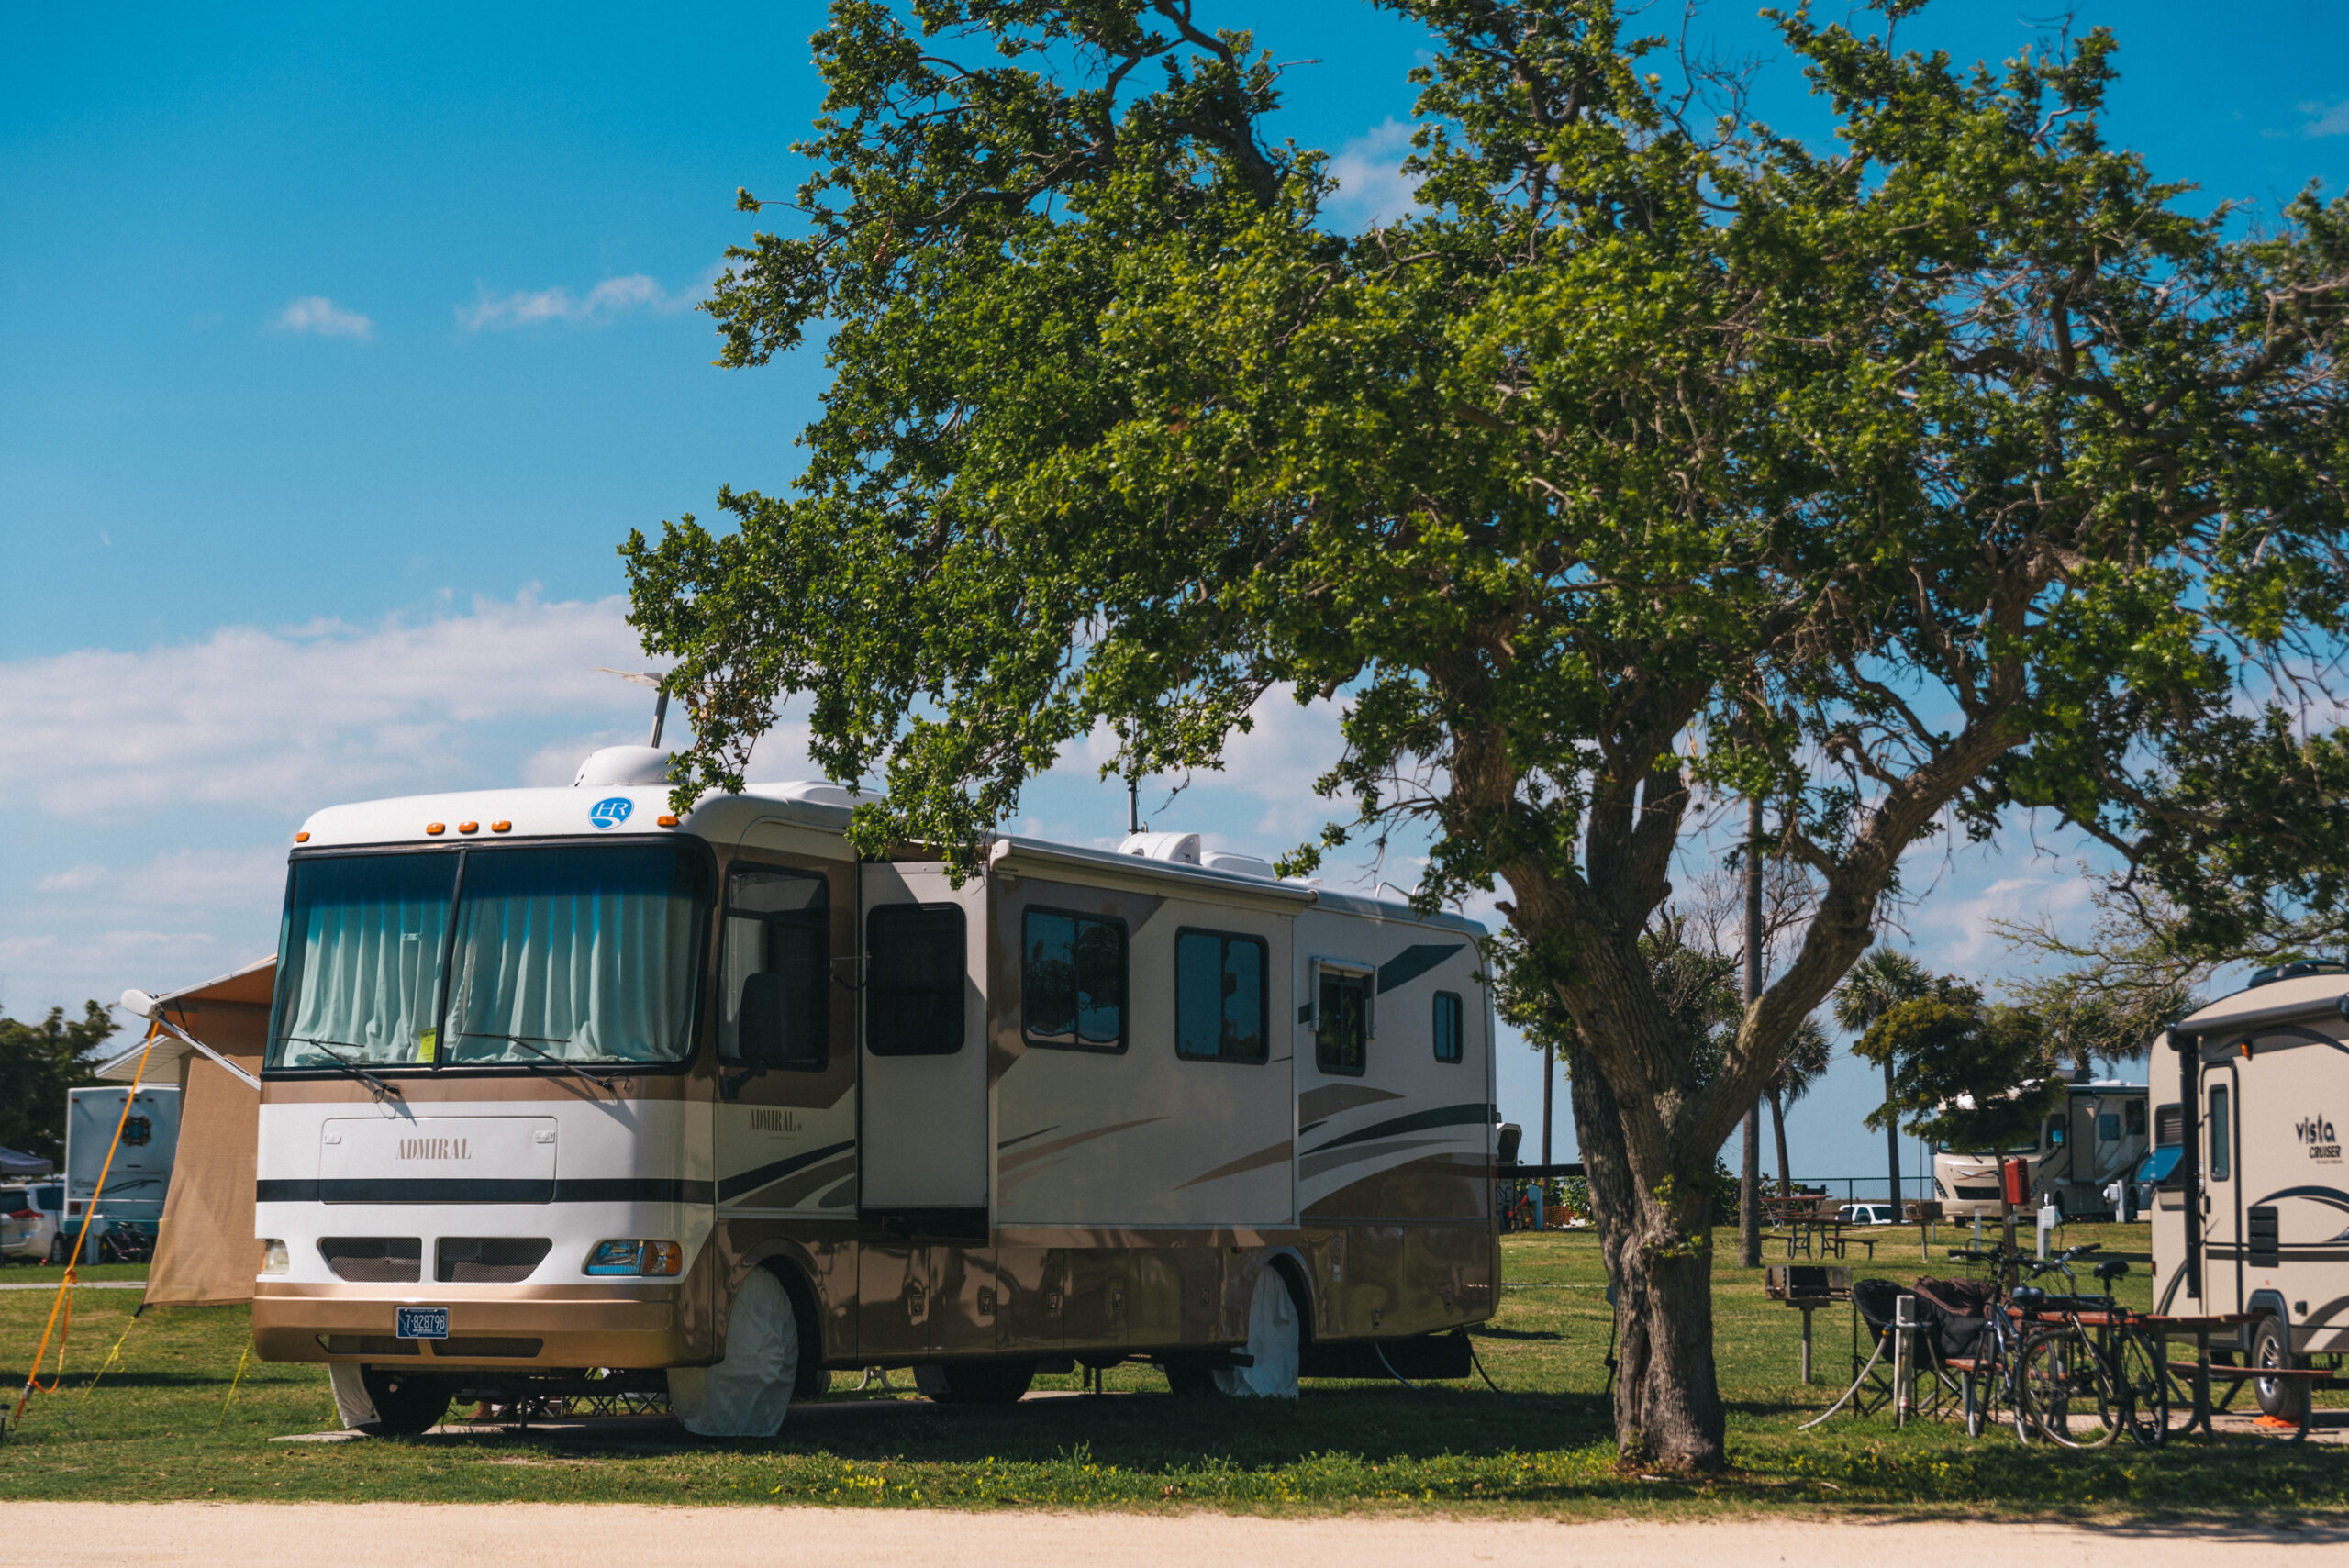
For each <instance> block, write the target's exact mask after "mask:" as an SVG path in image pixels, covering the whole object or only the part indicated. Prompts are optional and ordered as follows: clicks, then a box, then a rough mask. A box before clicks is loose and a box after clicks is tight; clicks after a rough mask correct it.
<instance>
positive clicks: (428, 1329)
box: [398, 1307, 449, 1340]
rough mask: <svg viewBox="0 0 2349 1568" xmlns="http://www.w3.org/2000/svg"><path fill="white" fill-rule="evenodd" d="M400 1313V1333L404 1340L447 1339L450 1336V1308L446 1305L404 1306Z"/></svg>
mask: <svg viewBox="0 0 2349 1568" xmlns="http://www.w3.org/2000/svg"><path fill="white" fill-rule="evenodd" d="M399 1314H400V1322H399V1330H398V1333H399V1337H400V1338H401V1339H403V1340H445V1339H447V1338H448V1337H449V1309H448V1308H447V1307H401V1308H400V1309H399Z"/></svg>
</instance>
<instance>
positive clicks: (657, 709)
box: [593, 664, 669, 751]
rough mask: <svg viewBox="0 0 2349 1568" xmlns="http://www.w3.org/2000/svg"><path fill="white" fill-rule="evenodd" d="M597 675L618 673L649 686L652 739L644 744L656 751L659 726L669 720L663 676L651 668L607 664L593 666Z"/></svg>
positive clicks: (622, 676)
mask: <svg viewBox="0 0 2349 1568" xmlns="http://www.w3.org/2000/svg"><path fill="white" fill-rule="evenodd" d="M593 668H594V669H595V671H596V673H597V674H599V675H618V677H619V678H620V679H621V680H623V681H626V682H628V683H629V684H630V685H634V686H650V687H651V688H652V690H653V693H654V694H655V695H654V696H653V701H652V739H651V740H647V741H646V742H645V744H646V745H647V746H650V747H652V748H653V749H655V750H656V751H657V750H659V748H660V745H661V727H662V725H663V724H666V723H667V722H668V720H669V688H668V687H667V686H665V685H663V684H662V680H663V679H664V677H662V676H661V675H659V674H656V673H654V672H652V671H651V670H615V669H613V668H612V667H611V666H610V665H608V664H597V665H595V666H594V667H593Z"/></svg>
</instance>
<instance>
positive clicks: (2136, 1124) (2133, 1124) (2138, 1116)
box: [2121, 1100, 2145, 1138]
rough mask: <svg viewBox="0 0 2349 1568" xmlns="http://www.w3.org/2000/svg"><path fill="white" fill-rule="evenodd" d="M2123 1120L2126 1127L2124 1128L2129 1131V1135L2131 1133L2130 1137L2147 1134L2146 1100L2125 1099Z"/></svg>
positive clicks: (2122, 1107) (2122, 1113)
mask: <svg viewBox="0 0 2349 1568" xmlns="http://www.w3.org/2000/svg"><path fill="white" fill-rule="evenodd" d="M2121 1121H2122V1122H2123V1124H2125V1125H2124V1128H2123V1130H2125V1131H2126V1132H2127V1133H2128V1135H2129V1136H2130V1137H2132V1138H2143V1137H2144V1136H2145V1102H2144V1101H2143V1100H2123V1101H2121Z"/></svg>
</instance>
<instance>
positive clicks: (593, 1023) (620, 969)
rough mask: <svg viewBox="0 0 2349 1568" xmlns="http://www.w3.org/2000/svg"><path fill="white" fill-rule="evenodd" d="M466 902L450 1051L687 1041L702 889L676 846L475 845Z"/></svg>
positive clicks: (497, 1053)
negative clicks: (493, 848)
mask: <svg viewBox="0 0 2349 1568" xmlns="http://www.w3.org/2000/svg"><path fill="white" fill-rule="evenodd" d="M462 904H463V906H462V909H461V910H460V911H459V915H458V924H457V943H456V951H455V954H454V964H453V968H452V971H451V984H450V991H449V1019H448V1036H449V1038H448V1059H449V1061H450V1062H451V1063H452V1064H455V1063H463V1062H529V1061H534V1060H544V1059H546V1058H548V1057H552V1058H554V1059H556V1060H559V1061H566V1062H590V1061H614V1060H618V1061H628V1062H648V1061H674V1060H676V1059H677V1058H679V1057H682V1056H683V1055H685V1048H686V1043H687V1042H686V1040H685V1031H686V1029H688V1028H689V1027H690V1024H691V1018H692V1012H693V984H694V970H693V955H694V949H695V941H694V927H695V922H696V913H697V911H696V899H695V897H694V895H693V890H692V885H691V882H690V880H689V877H688V876H687V875H686V874H685V868H684V867H683V865H682V863H681V862H680V860H679V858H678V857H677V855H676V854H675V853H674V851H669V850H668V849H667V848H666V846H662V847H661V848H658V849H653V848H648V849H647V850H646V851H641V852H638V851H618V850H616V849H612V848H606V847H604V846H600V845H599V846H596V848H593V849H579V850H525V851H507V852H501V853H489V854H474V855H470V856H468V857H467V864H466V866H465V887H464V897H463V901H462Z"/></svg>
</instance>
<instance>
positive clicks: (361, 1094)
mask: <svg viewBox="0 0 2349 1568" xmlns="http://www.w3.org/2000/svg"><path fill="white" fill-rule="evenodd" d="M662 763H663V759H662V757H661V755H660V753H658V752H655V751H651V750H650V749H648V748H641V747H626V748H613V749H612V750H611V751H606V752H599V753H597V754H596V757H594V758H591V759H589V762H588V764H587V766H586V767H584V768H583V769H582V771H581V775H580V783H579V784H578V785H576V786H574V787H573V788H571V789H529V790H502V791H480V792H474V793H465V794H451V795H427V796H419V797H416V798H411V799H405V800H389V801H377V802H373V803H369V804H365V805H357V806H339V807H335V808H332V809H329V810H325V811H321V812H319V813H318V814H317V815H316V816H314V817H311V818H310V819H309V820H308V821H307V822H306V824H305V825H304V826H303V828H302V830H301V831H300V832H299V833H297V834H296V835H295V840H296V842H295V849H294V851H293V854H292V864H291V874H290V877H289V880H288V887H287V895H286V902H285V916H284V938H283V942H282V946H281V951H280V956H279V969H278V977H277V984H276V991H275V1000H274V1004H273V1016H272V1020H271V1026H270V1032H269V1043H268V1048H267V1053H266V1056H265V1058H264V1062H263V1069H262V1104H261V1108H260V1148H259V1155H258V1166H257V1175H258V1183H257V1192H256V1196H257V1200H258V1202H257V1206H256V1209H255V1215H256V1226H257V1229H258V1231H259V1234H260V1236H261V1238H262V1241H263V1257H264V1263H263V1266H262V1275H261V1277H260V1279H259V1280H258V1282H257V1284H256V1289H255V1296H254V1301H253V1329H254V1336H255V1342H256V1344H257V1346H258V1348H259V1350H260V1352H261V1354H262V1355H263V1356H264V1357H266V1358H269V1359H273V1360H280V1361H308V1362H329V1363H331V1365H332V1367H333V1369H334V1376H335V1380H336V1387H337V1392H338V1396H339V1398H340V1400H341V1402H342V1406H343V1409H344V1413H345V1416H346V1418H347V1419H349V1420H351V1422H352V1423H353V1424H356V1425H362V1426H367V1427H371V1428H373V1429H382V1430H400V1429H420V1428H421V1427H422V1426H424V1425H427V1424H429V1422H430V1421H432V1420H433V1419H435V1418H438V1416H439V1415H440V1412H441V1411H442V1410H443V1409H445V1407H447V1405H448V1404H449V1402H450V1400H451V1398H452V1397H462V1398H464V1399H473V1398H484V1399H490V1400H493V1401H511V1400H518V1399H526V1398H531V1397H539V1396H565V1395H572V1396H578V1395H585V1394H609V1393H613V1392H621V1391H637V1392H641V1393H646V1394H664V1395H665V1396H667V1397H668V1398H669V1399H670V1401H671V1403H672V1404H673V1405H674V1407H675V1408H676V1410H677V1412H678V1414H679V1415H680V1416H681V1417H682V1418H684V1419H685V1422H686V1424H687V1425H688V1426H689V1427H691V1428H692V1429H695V1430H696V1431H702V1432H706V1433H726V1434H765V1433H771V1432H773V1431H774V1429H776V1426H777V1424H778V1423H779V1422H780V1421H781V1419H782V1418H783V1414H784V1410H785V1406H786V1405H787V1403H788V1401H789V1400H790V1399H791V1397H792V1396H794V1394H795V1393H796V1394H799V1395H803V1396H805V1395H808V1394H812V1393H815V1392H818V1391H820V1390H821V1388H822V1387H823V1386H824V1383H825V1374H826V1369H830V1368H855V1367H869V1366H876V1365H878V1366H906V1367H911V1368H913V1369H914V1370H915V1375H916V1379H917V1382H918V1385H919V1386H920V1387H921V1388H922V1389H923V1390H924V1391H925V1392H928V1393H930V1394H931V1395H932V1396H935V1397H939V1398H944V1399H955V1400H1000V1399H1012V1398H1017V1397H1019V1395H1020V1394H1021V1393H1022V1392H1023V1391H1024V1390H1025V1389H1026V1388H1027V1387H1028V1385H1029V1381H1030V1378H1031V1377H1032V1376H1033V1375H1034V1374H1035V1373H1037V1371H1038V1370H1039V1369H1057V1370H1068V1369H1070V1368H1071V1367H1072V1366H1073V1365H1075V1364H1083V1365H1085V1366H1089V1367H1098V1366H1104V1365H1108V1364H1109V1363H1112V1362H1119V1361H1124V1360H1128V1359H1147V1360H1150V1361H1153V1362H1157V1363H1159V1364H1160V1365H1162V1366H1163V1368H1164V1369H1165V1371H1166V1373H1167V1375H1168V1378H1169V1380H1170V1381H1171V1382H1172V1383H1173V1384H1174V1385H1175V1387H1176V1388H1177V1389H1178V1390H1205V1389H1208V1388H1218V1387H1219V1388H1222V1389H1225V1390H1227V1391H1231V1392H1257V1393H1286V1392H1293V1391H1294V1389H1295V1386H1296V1384H1295V1379H1296V1377H1297V1374H1298V1373H1299V1372H1300V1371H1301V1372H1302V1373H1304V1374H1306V1375H1308V1376H1309V1375H1317V1374H1325V1375H1344V1376H1364V1375H1367V1376H1383V1375H1386V1373H1387V1372H1389V1371H1392V1372H1394V1373H1398V1374H1400V1375H1403V1376H1406V1377H1408V1376H1413V1375H1415V1374H1416V1375H1433V1376H1445V1375H1450V1376H1465V1375H1467V1373H1468V1346H1467V1340H1466V1339H1465V1338H1464V1334H1463V1333H1462V1332H1461V1330H1462V1329H1464V1327H1465V1325H1467V1324H1469V1323H1472V1322H1475V1321H1478V1320H1480V1319H1483V1318H1487V1317H1489V1316H1490V1315H1491V1313H1492V1311H1493V1307H1494V1302H1495V1286H1496V1283H1497V1265H1498V1254H1497V1248H1498V1242H1497V1230H1496V1224H1495V1218H1494V1203H1493V1151H1492V1148H1491V1140H1492V1135H1493V1127H1494V1123H1495V1117H1494V1114H1493V1109H1492V1105H1493V1098H1494V1096H1493V1060H1492V1025H1491V1013H1490V1007H1489V1006H1488V1003H1487V999H1486V993H1485V989H1484V986H1483V984H1482V982H1481V979H1480V967H1479V956H1478V949H1477V940H1478V938H1479V937H1480V936H1481V934H1482V929H1481V928H1479V927H1477V926H1475V924H1473V923H1471V922H1468V921H1464V920H1460V919H1455V918H1450V917H1419V916H1415V915H1413V914H1412V913H1411V912H1410V911H1409V910H1408V908H1406V907H1404V906H1399V905H1394V904H1381V903H1375V902H1372V901H1370V900H1366V899H1361V898H1354V897H1348V896H1342V895H1337V894H1333V893H1330V892H1326V891H1320V890H1317V889H1315V888H1313V887H1310V886H1306V885H1301V884H1295V883H1288V882H1282V881H1279V880H1276V879H1275V877H1274V876H1273V875H1272V873H1271V868H1270V867H1269V866H1268V865H1266V864H1264V862H1259V861H1252V860H1247V859H1244V858H1242V857H1237V856H1219V855H1213V854H1207V855H1202V854H1201V853H1199V851H1198V848H1197V839H1196V838H1195V837H1191V836H1187V835H1175V834H1164V833H1160V834H1144V835H1138V836H1136V837H1134V838H1132V839H1130V840H1128V841H1127V844H1126V846H1125V850H1124V852H1118V853H1112V852H1108V851H1095V850H1086V849H1075V848H1069V847H1066V846H1061V845H1053V844H1047V843H1041V842H1037V841H1034V840H1026V839H1004V840H998V841H997V842H996V844H995V845H994V846H993V848H992V851H991V852H990V854H989V856H988V859H987V862H986V866H985V874H984V875H982V876H979V877H975V878H974V879H972V880H970V881H968V882H966V883H965V884H963V886H961V887H955V886H953V885H952V884H951V882H950V881H949V879H948V877H947V875H946V872H945V869H944V867H943V866H942V865H941V863H940V862H938V861H937V859H936V858H935V857H934V856H932V855H930V854H927V853H925V852H922V851H919V850H907V851H900V852H897V853H894V854H892V855H891V856H890V857H889V858H888V859H886V860H885V861H878V862H863V863H860V862H859V861H858V860H857V858H856V857H855V856H854V855H853V854H852V851H850V850H849V849H848V847H847V843H846V840H845V839H844V837H843V830H844V828H845V827H846V825H847V822H848V818H849V804H850V802H849V797H848V796H847V795H846V794H845V793H844V792H843V791H841V790H840V789H838V788H836V787H834V786H831V785H829V784H783V785H775V786H753V787H751V789H750V790H749V791H748V792H747V793H745V794H744V795H722V796H713V797H709V798H707V799H705V800H704V801H703V802H702V803H701V804H700V805H699V806H696V808H695V809H694V810H693V811H692V812H691V813H689V814H687V815H685V817H676V816H673V815H671V814H670V806H669V803H668V799H667V794H666V790H665V788H664V787H663V786H662V784H660V783H659V782H657V781H658V780H659V778H660V776H661V771H662ZM589 1369H595V1370H594V1371H593V1372H592V1373H591V1372H590V1370H589Z"/></svg>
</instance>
